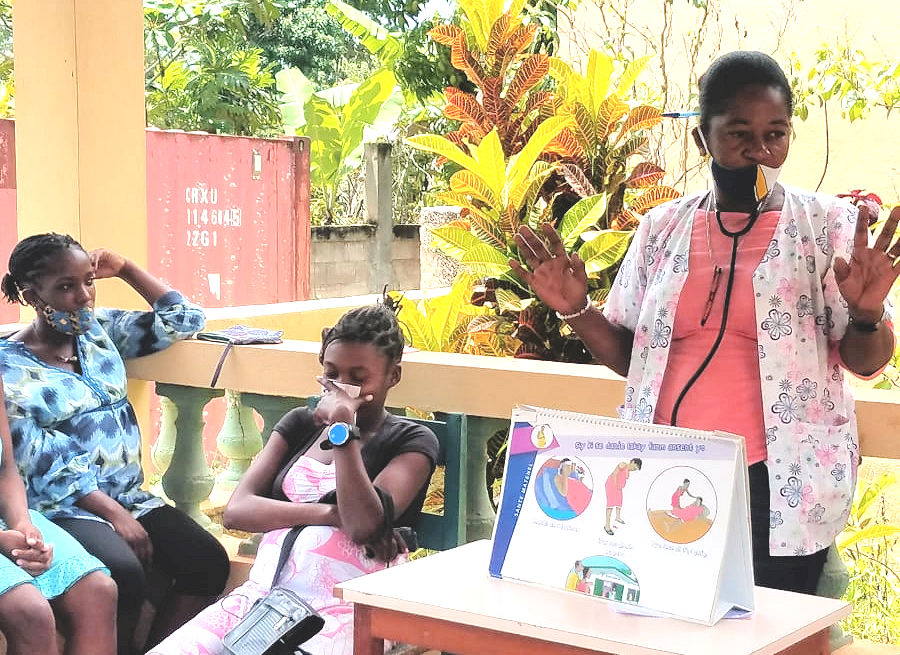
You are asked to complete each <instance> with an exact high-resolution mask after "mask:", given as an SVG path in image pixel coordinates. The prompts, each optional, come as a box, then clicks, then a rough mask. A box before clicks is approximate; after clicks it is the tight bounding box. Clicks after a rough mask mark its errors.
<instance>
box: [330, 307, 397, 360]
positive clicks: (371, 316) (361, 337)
mask: <svg viewBox="0 0 900 655" xmlns="http://www.w3.org/2000/svg"><path fill="white" fill-rule="evenodd" d="M335 341H344V342H346V343H369V344H372V345H373V346H375V347H376V348H377V349H378V351H379V352H380V353H381V354H382V355H384V356H385V357H386V358H387V360H388V362H389V363H391V364H396V363H398V362H399V361H400V358H401V357H402V356H403V346H404V345H405V340H404V338H403V333H402V332H401V331H400V325H399V323H397V316H396V315H395V314H394V306H393V305H392V304H389V303H387V302H384V303H378V304H375V305H367V306H366V307H359V308H358V309H352V310H350V311H349V312H347V313H346V314H344V315H343V316H341V318H340V320H339V321H338V322H337V324H336V325H335V326H334V327H331V328H328V329H326V330H325V331H324V332H323V333H322V349H321V350H320V351H319V363H320V364H321V363H323V361H324V359H325V350H326V348H328V346H329V345H330V344H332V343H333V342H335Z"/></svg>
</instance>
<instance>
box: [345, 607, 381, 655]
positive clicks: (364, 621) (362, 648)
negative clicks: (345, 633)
mask: <svg viewBox="0 0 900 655" xmlns="http://www.w3.org/2000/svg"><path fill="white" fill-rule="evenodd" d="M353 655H384V639H378V638H376V637H373V636H372V608H370V607H366V606H365V605H354V606H353Z"/></svg>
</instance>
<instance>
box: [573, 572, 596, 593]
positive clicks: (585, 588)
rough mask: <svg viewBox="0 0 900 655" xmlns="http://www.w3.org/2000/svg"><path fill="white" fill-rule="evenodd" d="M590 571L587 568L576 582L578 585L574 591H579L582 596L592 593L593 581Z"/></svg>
mask: <svg viewBox="0 0 900 655" xmlns="http://www.w3.org/2000/svg"><path fill="white" fill-rule="evenodd" d="M592 575H593V574H592V573H591V570H590V569H589V568H587V567H585V568H584V570H583V571H582V572H581V580H579V581H578V584H577V585H576V587H575V590H576V591H579V592H581V593H583V594H591V593H593V591H594V580H593V579H592Z"/></svg>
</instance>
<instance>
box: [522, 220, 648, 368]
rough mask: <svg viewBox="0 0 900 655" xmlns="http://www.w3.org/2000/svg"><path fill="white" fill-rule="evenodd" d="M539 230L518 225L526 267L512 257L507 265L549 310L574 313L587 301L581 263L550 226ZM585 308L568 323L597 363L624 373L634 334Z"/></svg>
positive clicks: (543, 226) (544, 225) (584, 274)
mask: <svg viewBox="0 0 900 655" xmlns="http://www.w3.org/2000/svg"><path fill="white" fill-rule="evenodd" d="M541 233H542V236H543V238H541V237H540V236H539V235H537V234H535V233H534V231H533V230H531V228H529V227H528V226H524V225H523V226H522V227H520V228H519V231H518V233H517V234H516V235H515V236H514V239H515V242H516V245H517V246H518V247H519V252H520V253H521V254H522V259H524V260H525V264H526V266H527V267H528V268H525V267H524V266H522V264H520V263H519V262H518V261H516V260H514V259H510V260H509V265H510V266H511V267H512V269H513V271H515V273H516V274H517V275H518V276H519V277H520V278H521V279H522V281H523V282H525V283H526V284H528V285H529V286H530V287H531V288H532V289H534V292H535V293H536V294H537V296H538V297H539V298H540V299H541V300H542V301H544V303H545V304H546V305H547V306H548V307H549V308H550V309H552V310H554V311H556V312H559V313H560V314H563V315H570V314H575V313H577V312H579V311H580V310H581V309H583V308H584V307H585V305H586V303H587V300H586V296H587V288H588V283H587V272H586V271H585V268H584V262H583V261H581V258H580V257H579V256H578V253H574V252H573V253H572V254H571V255H569V254H568V253H566V249H565V246H564V245H563V242H562V239H560V238H559V234H558V233H557V231H556V230H555V229H553V226H552V225H550V224H549V223H544V224H543V225H542V226H541ZM587 310H588V311H586V312H585V313H583V314H581V315H580V316H578V317H576V318H572V319H570V320H569V321H568V323H569V325H571V326H572V329H574V330H575V332H576V333H577V334H578V336H579V337H580V338H581V340H582V342H584V345H585V346H587V348H588V350H590V352H591V354H592V355H593V356H594V359H595V360H596V361H597V362H598V363H600V364H604V365H606V366H608V367H609V368H611V369H612V370H614V371H615V372H616V373H618V374H619V375H622V376H625V375H627V374H628V366H629V364H630V362H631V347H632V343H633V341H634V334H633V333H632V332H631V331H630V330H627V329H625V328H623V327H619V326H617V325H613V324H612V323H610V322H609V321H608V320H606V317H605V316H603V314H601V313H600V312H598V311H597V310H596V309H594V308H593V306H591V307H588V308H587Z"/></svg>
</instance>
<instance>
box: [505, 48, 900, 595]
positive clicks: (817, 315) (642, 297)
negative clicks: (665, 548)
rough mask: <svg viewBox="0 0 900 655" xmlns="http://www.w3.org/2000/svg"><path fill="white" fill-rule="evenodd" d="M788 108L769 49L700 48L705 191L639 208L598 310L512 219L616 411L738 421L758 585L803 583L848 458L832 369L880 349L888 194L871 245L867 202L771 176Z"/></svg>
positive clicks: (840, 383)
mask: <svg viewBox="0 0 900 655" xmlns="http://www.w3.org/2000/svg"><path fill="white" fill-rule="evenodd" d="M792 113H793V99H792V97H791V90H790V86H789V84H788V81H787V79H786V77H785V75H784V72H783V71H782V70H781V68H779V66H778V64H777V63H776V62H775V61H774V60H773V59H772V58H771V57H769V56H767V55H765V54H762V53H759V52H731V53H728V54H726V55H723V56H721V57H720V58H718V59H717V60H716V61H715V62H713V64H712V65H711V66H710V68H709V70H708V71H707V72H706V74H705V75H703V77H702V78H701V79H700V114H701V116H700V125H699V128H697V129H695V131H694V138H695V141H696V143H697V146H698V148H699V149H700V151H701V153H702V154H708V155H709V156H710V157H711V159H712V161H711V171H712V178H713V186H712V189H711V190H710V191H708V192H707V191H704V192H700V193H695V194H692V195H688V196H685V197H683V198H680V199H678V200H675V201H673V202H670V203H666V204H665V205H662V206H660V207H657V208H656V209H654V210H652V211H651V212H649V213H648V214H647V215H646V216H645V217H644V219H643V220H642V221H641V224H640V226H639V227H638V229H637V232H636V234H635V235H634V238H633V240H632V242H631V245H630V247H629V250H628V253H627V255H626V256H625V259H624V260H623V262H622V266H621V268H620V270H619V273H618V275H617V277H616V280H615V283H614V284H613V287H612V289H611V290H610V294H609V299H608V301H607V303H606V305H605V307H604V309H603V312H602V313H601V312H599V311H597V310H596V309H595V308H594V306H593V304H592V303H591V302H590V299H589V298H588V299H586V293H587V276H586V274H585V268H584V263H583V262H582V261H581V260H580V259H579V258H578V256H577V255H572V256H569V255H568V254H567V253H566V252H565V248H564V247H563V244H562V242H561V241H560V239H559V235H558V234H557V233H556V232H555V231H554V230H553V228H552V227H551V226H549V225H545V226H543V228H542V231H543V236H544V240H542V239H541V238H539V237H538V236H537V235H535V234H534V232H532V231H531V230H529V229H528V228H522V229H521V230H520V232H519V234H518V235H517V236H516V243H517V244H518V246H519V248H520V249H521V252H522V256H523V258H524V261H525V264H526V265H527V267H528V268H527V269H526V268H524V267H523V266H522V265H521V264H519V263H518V262H511V265H512V266H513V268H515V269H516V270H517V272H518V274H519V275H520V276H521V277H522V278H523V279H524V280H525V281H526V282H528V283H529V284H531V286H532V287H533V288H534V290H535V292H536V293H537V294H538V295H539V296H540V297H541V299H542V300H544V301H545V302H546V303H547V305H548V306H549V307H551V308H552V309H554V310H556V311H557V312H558V313H559V315H560V317H561V318H563V319H565V320H566V321H568V323H569V324H570V325H571V326H572V328H573V329H574V330H575V331H576V332H577V334H578V335H579V336H580V337H581V339H582V340H583V341H584V343H585V345H586V346H587V347H588V348H589V349H590V351H591V353H593V355H594V357H595V359H596V360H597V361H598V362H599V363H601V364H606V365H607V366H609V367H610V368H612V369H613V370H614V371H616V372H617V373H619V374H621V375H625V376H627V377H628V381H627V385H626V389H625V402H624V405H623V407H622V409H621V414H622V417H623V418H625V419H630V420H636V421H644V422H651V421H652V422H655V423H662V424H672V425H679V426H685V427H691V428H697V429H718V430H725V431H728V432H733V433H735V434H741V435H744V437H745V439H746V443H747V453H748V461H749V464H750V469H749V479H750V506H751V507H750V512H751V526H752V537H753V564H754V575H755V578H756V583H757V584H758V585H761V586H766V587H775V588H780V589H788V590H792V591H800V592H805V593H814V592H815V589H816V585H817V582H818V579H819V576H820V574H821V571H822V566H823V564H824V561H825V555H826V552H827V548H828V547H829V545H830V544H831V543H832V542H833V541H834V538H835V537H836V536H837V534H838V533H839V532H840V531H841V530H842V529H843V528H844V525H845V523H846V519H847V516H848V514H849V511H850V505H851V502H852V499H853V491H854V487H855V481H856V467H857V464H858V461H859V445H858V438H857V430H856V415H855V410H854V405H853V398H852V396H851V395H850V388H849V386H848V383H847V381H846V380H845V376H844V371H845V370H849V371H850V372H851V373H853V374H855V375H858V376H861V377H868V376H873V375H875V374H877V372H878V371H879V370H880V369H881V368H882V367H883V366H884V365H885V363H886V362H887V361H888V360H889V358H890V357H891V354H892V352H893V347H894V339H893V334H892V330H891V327H890V325H889V324H888V322H887V320H886V318H887V317H886V315H885V299H886V297H887V294H888V291H889V290H890V288H891V285H892V284H893V283H894V281H895V280H896V278H897V276H898V273H900V264H895V263H894V262H895V260H896V258H897V257H898V256H900V245H898V244H894V245H893V246H892V245H891V242H892V240H893V237H894V232H895V229H896V227H897V223H898V221H900V208H895V209H894V210H893V211H892V212H891V216H890V218H889V219H888V221H887V223H886V224H885V226H884V228H883V230H882V232H881V234H880V235H879V236H878V238H877V239H876V241H875V243H874V245H873V246H872V247H869V245H868V229H867V228H868V221H867V219H868V218H869V211H868V208H865V210H862V209H861V210H859V211H858V210H857V209H856V208H855V207H853V206H852V205H850V204H848V203H846V202H844V201H842V200H839V199H837V198H834V197H832V196H829V195H825V194H818V193H813V192H809V191H802V190H799V189H792V188H790V187H787V186H783V185H781V184H780V183H777V182H776V179H777V176H778V173H779V171H780V169H781V166H782V165H783V164H784V162H785V159H786V158H787V155H788V148H789V145H790V140H791V129H792V128H791V115H792ZM861 213H862V214H864V215H861ZM723 397H724V398H726V399H727V402H723V401H722V399H723Z"/></svg>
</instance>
